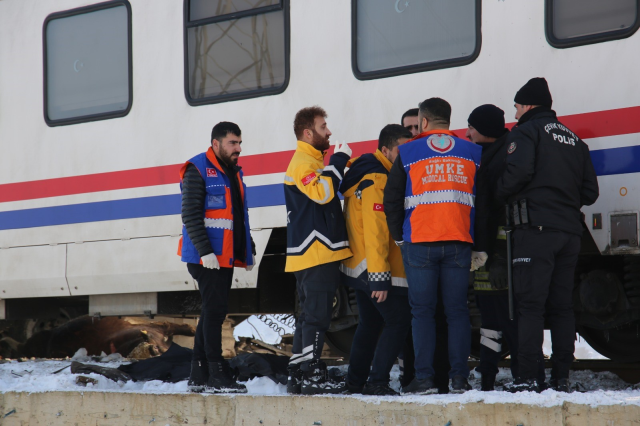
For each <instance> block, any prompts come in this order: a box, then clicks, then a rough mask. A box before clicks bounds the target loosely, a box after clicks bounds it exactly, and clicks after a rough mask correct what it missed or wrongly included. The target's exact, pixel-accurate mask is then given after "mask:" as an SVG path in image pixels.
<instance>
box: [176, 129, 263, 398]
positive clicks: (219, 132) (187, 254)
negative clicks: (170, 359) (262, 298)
mask: <svg viewBox="0 0 640 426" xmlns="http://www.w3.org/2000/svg"><path fill="white" fill-rule="evenodd" d="M241 143H242V138H241V133H240V127H238V125H237V124H235V123H230V122H227V121H223V122H221V123H218V124H216V125H215V126H214V127H213V130H212V131H211V146H210V147H209V149H208V150H207V151H206V152H203V153H202V154H199V155H196V156H195V157H193V158H192V159H190V160H189V161H187V162H186V163H185V164H184V165H183V166H182V168H181V169H180V187H181V190H182V222H183V224H184V226H183V228H182V238H181V239H180V245H179V249H178V254H180V255H181V257H182V261H183V262H186V263H187V269H188V270H189V273H190V274H191V276H192V277H193V279H195V280H196V281H197V282H198V288H199V289H200V294H201V295H202V313H201V314H200V321H198V326H197V327H196V336H195V340H194V346H193V359H192V362H191V375H190V377H189V382H188V387H189V390H190V391H192V392H202V391H205V392H212V393H217V392H224V393H228V392H234V393H245V392H247V388H246V387H245V386H244V385H242V384H239V383H236V381H235V379H234V378H233V376H232V375H231V370H230V368H229V364H228V363H227V361H225V360H224V358H222V323H223V322H224V320H225V318H226V316H227V312H228V310H229V307H228V300H227V299H228V297H229V290H230V289H231V280H232V278H233V268H234V266H237V267H244V268H246V269H247V270H248V271H250V270H251V269H252V268H253V264H254V259H253V254H254V253H253V252H252V245H253V244H252V240H251V233H250V229H251V228H250V227H249V214H248V208H247V202H246V196H245V194H246V187H245V185H244V182H243V181H242V171H241V168H240V167H239V166H238V158H239V157H240V152H241V151H242V148H241V147H240V144H241Z"/></svg>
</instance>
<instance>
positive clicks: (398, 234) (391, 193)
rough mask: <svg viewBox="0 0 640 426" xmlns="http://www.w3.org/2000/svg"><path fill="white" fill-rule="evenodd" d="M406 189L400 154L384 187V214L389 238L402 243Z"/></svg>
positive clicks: (405, 176) (405, 174)
mask: <svg viewBox="0 0 640 426" xmlns="http://www.w3.org/2000/svg"><path fill="white" fill-rule="evenodd" d="M406 189H407V172H405V171H404V167H403V166H402V160H401V159H400V153H399V152H398V156H397V157H396V161H394V162H393V166H391V170H389V177H388V178H387V186H385V187H384V201H383V204H384V213H385V214H386V215H387V226H389V233H390V234H391V238H393V239H394V240H395V241H403V237H402V226H403V225H404V194H405V192H406Z"/></svg>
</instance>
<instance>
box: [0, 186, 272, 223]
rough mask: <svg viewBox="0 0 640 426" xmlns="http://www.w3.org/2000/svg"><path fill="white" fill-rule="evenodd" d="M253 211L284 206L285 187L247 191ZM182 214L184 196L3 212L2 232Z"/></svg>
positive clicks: (165, 196)
mask: <svg viewBox="0 0 640 426" xmlns="http://www.w3.org/2000/svg"><path fill="white" fill-rule="evenodd" d="M247 203H248V204H249V207H269V206H277V205H282V204H284V190H283V184H274V185H262V186H251V187H248V188H247ZM172 214H180V194H173V195H159V196H155V197H143V198H132V199H126V200H113V201H100V202H95V203H84V204H71V205H67V206H56V207H42V208H37V209H27V210H13V211H8V212H0V230H6V229H21V228H34V227H37V226H53V225H69V224H72V223H86V222H100V221H104V220H118V219H135V218H139V217H151V216H165V215H172Z"/></svg>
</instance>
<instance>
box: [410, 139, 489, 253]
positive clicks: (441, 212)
mask: <svg viewBox="0 0 640 426" xmlns="http://www.w3.org/2000/svg"><path fill="white" fill-rule="evenodd" d="M398 149H399V151H400V157H401V160H402V165H403V167H404V170H405V172H406V173H407V185H406V190H405V201H404V208H405V218H404V225H403V239H404V241H408V242H413V243H419V242H437V241H464V242H468V243H473V225H474V213H475V212H474V204H475V176H476V171H477V169H478V167H480V156H481V152H482V148H480V147H479V146H478V145H476V144H474V143H472V142H469V141H467V140H464V139H460V138H458V137H456V136H454V134H453V133H452V132H450V131H449V130H444V129H438V130H433V131H429V132H424V133H422V134H420V135H418V136H417V137H416V139H414V140H412V141H411V142H408V143H406V144H404V145H401V146H400V147H398Z"/></svg>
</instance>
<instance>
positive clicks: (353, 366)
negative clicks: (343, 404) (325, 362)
mask: <svg viewBox="0 0 640 426" xmlns="http://www.w3.org/2000/svg"><path fill="white" fill-rule="evenodd" d="M355 292H356V301H357V302H358V311H359V313H360V319H359V322H358V328H357V329H356V333H355V335H354V336H353V344H352V345H351V359H350V362H349V372H348V374H347V378H348V380H349V384H351V385H355V386H363V385H364V384H365V383H366V382H367V381H368V382H369V383H370V384H374V385H387V384H389V372H390V371H391V367H393V363H394V362H395V361H396V358H397V357H398V352H399V351H400V349H401V348H402V344H403V342H404V341H405V337H406V334H407V331H408V330H409V327H410V325H411V306H409V298H408V297H407V295H406V294H394V293H392V292H389V294H388V295H387V299H386V300H385V301H384V302H381V303H378V301H377V300H376V299H372V298H371V291H370V290H366V291H365V290H356V291H355Z"/></svg>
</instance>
